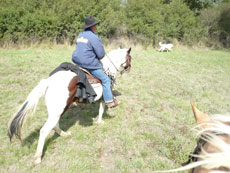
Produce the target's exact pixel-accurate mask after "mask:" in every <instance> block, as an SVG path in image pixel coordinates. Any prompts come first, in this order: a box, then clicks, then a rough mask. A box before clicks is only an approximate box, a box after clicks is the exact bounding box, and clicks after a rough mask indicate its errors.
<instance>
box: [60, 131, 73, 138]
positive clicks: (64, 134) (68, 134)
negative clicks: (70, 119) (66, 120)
mask: <svg viewBox="0 0 230 173" xmlns="http://www.w3.org/2000/svg"><path fill="white" fill-rule="evenodd" d="M71 134H72V132H71V131H68V132H61V134H60V135H61V136H63V137H67V136H70V135H71Z"/></svg>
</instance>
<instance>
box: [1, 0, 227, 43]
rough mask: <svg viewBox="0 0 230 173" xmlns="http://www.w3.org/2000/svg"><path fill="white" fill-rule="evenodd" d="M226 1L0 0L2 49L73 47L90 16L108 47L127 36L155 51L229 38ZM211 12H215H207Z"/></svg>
mask: <svg viewBox="0 0 230 173" xmlns="http://www.w3.org/2000/svg"><path fill="white" fill-rule="evenodd" d="M228 1H229V0H225V1H222V0H192V1H187V0H110V1H108V0H63V1H56V0H1V1H0V46H1V45H4V44H5V43H13V44H21V43H24V44H27V43H40V42H42V41H50V42H56V43H58V44H59V43H61V44H62V43H65V42H68V43H69V44H71V45H72V44H74V43H75V38H76V36H77V35H78V34H79V33H80V32H81V31H82V29H81V27H82V25H83V24H84V19H85V17H86V16H94V17H95V18H96V19H97V20H99V21H100V25H98V28H97V34H98V35H99V36H100V37H102V39H103V40H104V41H105V40H111V38H118V37H124V36H125V38H127V36H128V37H129V38H131V39H132V40H133V41H134V43H137V44H146V45H149V44H151V45H153V46H155V45H156V43H157V42H159V41H165V42H171V41H173V40H179V41H182V42H184V43H187V44H196V43H198V42H200V41H201V40H209V38H208V37H209V36H210V33H212V34H211V35H213V34H214V35H216V34H215V33H216V32H218V33H221V34H217V35H218V36H219V35H221V36H220V37H224V38H227V37H228V34H229V31H228V30H229V29H227V28H229V11H228V8H226V10H224V6H225V5H222V4H223V2H226V4H229V2H228ZM210 6H212V8H208V7H210ZM227 6H228V5H227ZM220 8H221V9H220ZM206 9H207V12H206V11H205V10H206ZM210 9H211V10H210ZM219 9H220V10H221V14H220V13H219V12H218V10H219ZM212 10H213V11H214V14H215V13H218V16H219V17H218V19H216V18H215V17H214V18H213V19H211V18H210V17H207V18H208V21H209V23H210V25H214V24H215V27H211V26H210V25H207V26H206V25H203V24H204V23H206V19H205V18H204V16H206V14H205V13H210V15H212V16H213V14H212V12H209V11H212ZM220 18H221V19H220ZM200 19H201V20H200ZM219 19H220V20H219ZM212 20H213V21H212ZM211 23H213V24H211ZM216 26H218V27H216ZM212 30H215V32H212ZM203 38H204V39H203ZM221 40H223V39H221ZM226 45H227V44H226Z"/></svg>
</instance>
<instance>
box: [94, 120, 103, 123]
mask: <svg viewBox="0 0 230 173" xmlns="http://www.w3.org/2000/svg"><path fill="white" fill-rule="evenodd" d="M95 123H96V124H104V123H105V122H104V121H103V120H101V121H99V120H97V121H96V122H95Z"/></svg>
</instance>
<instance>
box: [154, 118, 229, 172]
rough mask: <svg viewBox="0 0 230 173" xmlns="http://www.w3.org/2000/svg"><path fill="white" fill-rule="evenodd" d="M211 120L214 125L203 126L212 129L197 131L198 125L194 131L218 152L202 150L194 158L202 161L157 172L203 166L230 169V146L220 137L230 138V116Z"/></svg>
mask: <svg viewBox="0 0 230 173" xmlns="http://www.w3.org/2000/svg"><path fill="white" fill-rule="evenodd" d="M210 118H211V120H212V123H205V124H202V125H209V126H211V127H209V128H205V129H202V130H197V129H198V128H199V126H200V125H198V126H196V127H195V128H194V129H196V131H197V135H199V136H200V135H202V136H203V140H205V141H206V142H207V143H210V144H211V145H213V147H216V148H217V149H218V152H215V153H208V152H207V151H205V150H204V149H203V148H202V152H201V154H199V155H193V157H196V158H200V159H201V160H199V161H197V162H193V163H191V164H188V165H186V166H183V167H180V168H177V169H172V170H167V171H157V172H178V171H184V170H188V169H192V168H195V167H198V166H202V167H204V168H206V169H214V168H219V167H225V168H229V169H230V144H229V143H227V142H225V141H224V140H223V138H221V136H220V134H225V135H229V136H230V126H229V125H230V115H220V114H218V115H213V116H211V117H210ZM210 131H212V132H210ZM213 132H215V133H213ZM218 134H219V135H218Z"/></svg>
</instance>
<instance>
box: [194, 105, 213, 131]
mask: <svg viewBox="0 0 230 173" xmlns="http://www.w3.org/2000/svg"><path fill="white" fill-rule="evenodd" d="M191 105H192V110H193V114H194V117H195V119H196V123H197V125H200V124H202V123H208V122H211V118H210V117H209V115H208V114H205V113H203V112H201V111H200V110H198V109H197V108H196V106H195V104H194V103H193V102H191ZM204 128H208V125H203V126H200V129H204Z"/></svg>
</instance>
